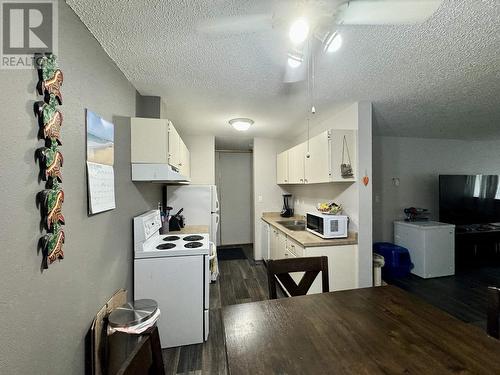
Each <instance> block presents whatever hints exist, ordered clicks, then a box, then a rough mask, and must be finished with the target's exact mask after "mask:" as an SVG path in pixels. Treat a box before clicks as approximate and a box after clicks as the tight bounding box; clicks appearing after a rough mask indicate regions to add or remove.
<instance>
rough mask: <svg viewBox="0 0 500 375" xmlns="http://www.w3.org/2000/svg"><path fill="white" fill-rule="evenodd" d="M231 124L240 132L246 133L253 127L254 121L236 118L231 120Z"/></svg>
mask: <svg viewBox="0 0 500 375" xmlns="http://www.w3.org/2000/svg"><path fill="white" fill-rule="evenodd" d="M229 124H230V125H231V126H232V127H233V128H235V129H236V130H238V131H246V130H248V129H250V126H252V125H253V120H251V119H249V118H234V119H232V120H229Z"/></svg>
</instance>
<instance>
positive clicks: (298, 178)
mask: <svg viewBox="0 0 500 375" xmlns="http://www.w3.org/2000/svg"><path fill="white" fill-rule="evenodd" d="M306 147H307V146H306V144H305V143H301V144H299V145H297V146H295V147H292V148H291V149H289V150H288V183H289V184H303V183H304V167H305V158H306Z"/></svg>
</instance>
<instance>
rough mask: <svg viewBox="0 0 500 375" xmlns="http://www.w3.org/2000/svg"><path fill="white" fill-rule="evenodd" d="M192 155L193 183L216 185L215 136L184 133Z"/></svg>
mask: <svg viewBox="0 0 500 375" xmlns="http://www.w3.org/2000/svg"><path fill="white" fill-rule="evenodd" d="M182 139H183V140H184V143H185V144H186V146H187V148H188V149H189V152H190V157H191V183H192V184H198V185H205V184H206V185H215V137H214V136H213V135H184V136H182Z"/></svg>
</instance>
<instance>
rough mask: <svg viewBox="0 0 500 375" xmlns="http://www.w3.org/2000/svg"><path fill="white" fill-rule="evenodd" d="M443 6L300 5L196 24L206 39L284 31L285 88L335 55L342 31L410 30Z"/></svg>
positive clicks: (417, 1) (435, 2) (314, 1)
mask: <svg viewBox="0 0 500 375" xmlns="http://www.w3.org/2000/svg"><path fill="white" fill-rule="evenodd" d="M442 1H443V0H351V1H348V0H330V1H328V0H299V1H295V2H290V1H277V2H273V9H272V12H271V13H261V14H251V15H240V16H231V17H221V18H215V19H211V20H208V21H204V22H201V23H199V24H198V27H197V29H198V31H199V32H202V33H206V34H245V33H256V32H262V31H267V30H271V29H275V30H281V31H284V30H286V29H287V28H288V36H289V39H290V49H289V51H288V56H287V63H286V68H285V74H284V81H285V82H298V81H302V80H304V79H305V78H306V77H307V74H308V72H307V68H306V65H308V64H305V63H304V62H307V61H308V59H309V58H310V57H311V56H312V55H313V54H316V53H334V52H336V51H338V50H339V49H340V47H341V45H342V35H341V29H340V27H342V28H344V27H346V26H350V25H408V24H418V23H422V22H424V21H425V20H427V19H428V18H429V17H430V16H432V14H434V12H435V11H436V10H437V9H438V8H439V6H440V5H441V3H442Z"/></svg>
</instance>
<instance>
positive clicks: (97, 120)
mask: <svg viewBox="0 0 500 375" xmlns="http://www.w3.org/2000/svg"><path fill="white" fill-rule="evenodd" d="M85 117H86V122H85V123H86V126H87V132H86V133H87V188H88V211H89V214H90V215H94V214H97V213H99V212H103V211H108V210H112V209H114V208H116V203H115V174H114V167H113V165H114V155H115V151H114V125H113V123H111V122H109V121H106V120H104V119H103V118H102V117H100V116H98V115H97V114H95V113H94V112H92V111H89V110H88V109H87V110H86V116H85Z"/></svg>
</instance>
